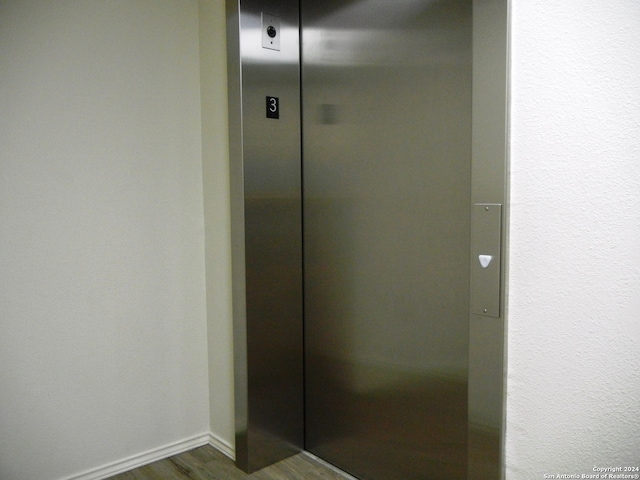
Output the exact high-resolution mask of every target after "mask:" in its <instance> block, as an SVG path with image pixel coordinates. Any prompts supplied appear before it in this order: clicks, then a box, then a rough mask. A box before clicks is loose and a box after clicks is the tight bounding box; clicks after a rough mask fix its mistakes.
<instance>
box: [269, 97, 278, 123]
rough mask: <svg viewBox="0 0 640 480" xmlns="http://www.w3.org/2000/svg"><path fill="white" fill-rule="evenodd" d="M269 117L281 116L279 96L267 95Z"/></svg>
mask: <svg viewBox="0 0 640 480" xmlns="http://www.w3.org/2000/svg"><path fill="white" fill-rule="evenodd" d="M267 118H280V101H279V100H278V97H267Z"/></svg>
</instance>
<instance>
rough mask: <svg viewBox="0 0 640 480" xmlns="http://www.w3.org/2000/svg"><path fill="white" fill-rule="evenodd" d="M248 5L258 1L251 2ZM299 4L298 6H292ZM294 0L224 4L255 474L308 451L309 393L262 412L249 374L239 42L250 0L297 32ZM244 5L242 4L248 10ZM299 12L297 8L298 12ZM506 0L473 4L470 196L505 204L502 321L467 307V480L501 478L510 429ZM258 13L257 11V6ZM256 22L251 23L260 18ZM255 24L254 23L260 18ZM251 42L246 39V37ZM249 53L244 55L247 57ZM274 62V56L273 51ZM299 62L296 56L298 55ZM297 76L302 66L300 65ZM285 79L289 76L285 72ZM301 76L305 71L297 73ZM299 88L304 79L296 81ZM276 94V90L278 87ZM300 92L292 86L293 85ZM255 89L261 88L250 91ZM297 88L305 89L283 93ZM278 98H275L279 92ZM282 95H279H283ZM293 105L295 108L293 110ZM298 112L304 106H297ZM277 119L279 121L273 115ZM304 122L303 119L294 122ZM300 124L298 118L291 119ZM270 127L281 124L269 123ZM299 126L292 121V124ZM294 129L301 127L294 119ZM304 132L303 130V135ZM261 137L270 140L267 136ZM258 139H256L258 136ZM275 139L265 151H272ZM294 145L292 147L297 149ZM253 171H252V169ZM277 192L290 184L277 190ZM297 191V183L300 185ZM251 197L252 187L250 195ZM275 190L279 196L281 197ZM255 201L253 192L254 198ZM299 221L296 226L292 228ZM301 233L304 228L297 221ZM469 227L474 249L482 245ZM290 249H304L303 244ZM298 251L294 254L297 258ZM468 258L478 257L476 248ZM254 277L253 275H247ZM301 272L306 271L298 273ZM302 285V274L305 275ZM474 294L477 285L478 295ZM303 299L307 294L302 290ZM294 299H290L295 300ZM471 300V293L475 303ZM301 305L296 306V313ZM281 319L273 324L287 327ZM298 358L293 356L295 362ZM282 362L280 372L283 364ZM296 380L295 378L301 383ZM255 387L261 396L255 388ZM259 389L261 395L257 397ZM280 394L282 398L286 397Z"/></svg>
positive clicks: (238, 307)
mask: <svg viewBox="0 0 640 480" xmlns="http://www.w3.org/2000/svg"><path fill="white" fill-rule="evenodd" d="M251 2H252V3H251ZM294 4H295V5H294ZM297 5H298V2H297V1H295V2H293V1H291V0H251V1H249V0H243V1H242V7H241V5H240V1H239V0H227V4H226V7H227V55H228V57H227V59H228V79H229V83H228V95H229V97H228V98H229V142H230V145H229V159H230V177H231V179H230V187H231V236H232V292H233V325H234V385H235V387H234V388H235V393H234V395H235V403H234V404H235V425H236V448H235V453H236V463H237V465H238V466H239V467H240V468H242V469H243V470H245V471H249V472H250V471H254V470H257V469H260V468H262V467H264V466H267V465H269V464H271V463H275V462H276V461H279V460H281V459H283V458H285V457H286V456H289V455H291V454H293V453H296V452H299V451H302V450H303V449H304V443H303V442H304V440H303V437H302V431H303V424H302V422H303V412H302V408H303V407H302V405H303V401H304V399H303V396H302V393H301V392H302V387H303V385H302V383H301V384H300V385H298V386H293V388H291V389H287V391H286V392H284V391H283V392H282V395H284V396H286V395H288V398H286V402H284V403H287V404H290V405H291V406H292V407H291V409H290V411H287V412H286V415H284V416H285V417H286V418H285V419H284V420H281V419H278V418H277V416H278V415H275V414H274V415H271V414H270V412H266V413H265V412H263V411H262V410H263V407H262V406H261V399H260V398H259V395H260V393H259V392H261V391H262V390H261V388H262V387H263V386H261V385H256V382H257V380H256V375H255V374H253V375H252V370H253V367H251V365H252V364H255V359H254V360H253V361H252V358H254V357H255V353H252V348H254V347H252V345H255V344H256V342H259V341H262V340H263V339H264V333H265V332H264V331H260V329H257V330H256V329H255V328H254V327H252V322H251V321H248V314H247V312H248V311H249V312H250V311H252V309H254V308H255V305H253V304H252V302H254V300H253V299H252V297H251V295H247V285H248V278H249V280H250V279H251V278H252V277H251V271H252V268H253V267H252V265H251V264H250V263H248V262H250V261H251V258H250V257H247V253H248V252H249V251H250V250H251V248H253V247H252V246H251V245H250V242H251V238H248V237H250V232H249V235H248V232H247V223H246V222H247V221H248V219H249V216H248V215H247V214H248V210H247V209H248V205H249V203H250V202H249V200H252V201H255V195H254V196H253V197H251V195H250V193H249V192H248V191H247V190H248V187H247V174H248V173H250V172H248V171H247V170H248V169H249V168H253V167H252V159H251V158H249V156H250V155H252V154H251V153H250V152H248V151H247V145H248V144H250V140H248V138H247V135H248V134H251V135H255V133H252V132H255V131H256V130H255V128H254V127H252V126H251V125H250V124H249V122H251V121H252V118H250V117H251V115H252V114H251V113H250V112H248V111H247V110H246V109H245V108H244V107H245V105H244V104H243V102H246V101H247V98H248V96H249V94H251V92H249V91H247V89H248V88H251V87H247V85H248V83H247V82H249V81H250V80H251V79H250V78H247V77H248V76H249V75H247V73H248V70H247V64H246V63H243V62H246V56H247V55H249V54H248V50H247V48H246V45H245V46H243V47H242V48H241V34H242V29H243V28H244V27H243V26H242V21H241V20H242V15H243V14H244V13H245V12H246V9H247V8H249V7H251V6H253V7H254V11H255V10H257V11H262V12H266V13H268V14H270V15H274V16H276V17H282V18H283V19H284V23H285V24H286V23H287V22H289V28H291V27H295V28H299V25H298V24H297V23H296V22H298V21H299V19H298V15H297V12H298V6H297ZM243 9H244V10H243ZM292 9H293V10H292ZM509 10H510V0H473V85H472V140H471V144H472V159H471V168H472V176H471V202H472V205H478V204H490V205H500V206H501V230H500V233H499V236H500V243H501V244H500V246H499V251H500V257H501V259H502V261H501V265H500V279H499V292H500V293H499V300H498V301H499V314H498V317H497V318H495V317H492V316H486V315H483V314H477V313H471V315H470V321H469V377H468V382H469V383H468V388H469V393H468V397H469V398H468V418H469V444H468V452H469V453H468V472H469V473H468V478H469V479H484V478H487V479H488V478H504V428H505V420H504V418H505V407H504V402H505V386H506V382H505V371H506V341H505V339H506V318H507V312H506V297H507V285H506V278H507V266H508V256H507V254H508V248H507V246H508V238H507V237H506V232H508V219H509V214H508V213H509V204H508V191H509V190H508V181H509V177H508V140H509V139H508V119H509V112H508V97H509V92H508V84H509V83H508V81H509V19H510V14H509ZM252 13H254V12H252ZM254 20H255V19H254ZM254 23H255V22H254ZM245 44H246V41H245ZM243 55H244V57H243ZM273 58H276V57H273ZM298 62H299V57H298ZM298 72H299V64H298ZM288 75H292V73H291V71H289V73H288ZM298 75H299V73H298ZM298 88H299V77H298ZM272 90H273V89H272ZM294 90H295V89H294ZM254 93H255V92H254ZM296 94H298V100H299V90H298V91H293V92H287V93H286V94H285V95H292V96H293V97H295V95H296ZM274 96H275V95H274ZM280 101H282V100H280ZM294 110H295V109H294ZM295 111H297V112H298V114H299V105H298V110H295ZM272 122H273V121H272ZM298 122H299V118H298ZM294 123H295V122H294ZM269 125H276V124H275V123H271V124H269ZM293 128H295V127H293ZM297 128H298V129H300V125H299V123H298V127H297ZM300 134H301V132H300V130H298V133H297V135H298V136H300ZM275 135H276V137H275V140H273V138H272V143H276V144H277V143H278V142H279V140H278V137H277V135H284V137H282V138H285V140H283V141H284V142H285V143H286V142H288V141H289V140H290V137H289V135H290V132H289V133H282V132H279V131H277V130H276V131H275ZM261 141H262V142H265V141H264V139H262V140H261ZM258 143H259V142H258ZM268 145H269V141H267V142H266V143H265V148H269V146H268ZM291 150H292V149H291V148H289V149H288V150H287V153H286V155H288V157H287V158H288V160H289V161H292V162H294V163H295V161H296V158H295V157H296V155H298V159H297V161H298V162H300V161H301V157H300V150H298V151H297V152H295V151H291ZM294 150H295V149H294ZM254 174H255V172H254ZM279 188H280V190H281V191H284V190H287V188H286V187H279ZM299 188H301V185H300V186H299ZM254 193H255V192H254ZM276 196H277V195H276ZM284 196H285V197H287V198H288V199H291V198H293V199H295V198H299V192H298V193H297V194H296V193H295V192H294V193H293V194H292V193H291V192H289V191H287V192H286V194H285V195H284ZM250 197H251V198H250ZM296 228H297V227H296V226H295V225H294V226H292V228H291V232H292V235H293V234H295V229H296ZM300 229H301V225H300ZM476 237H477V235H476V234H475V233H473V232H472V238H471V247H472V248H471V250H472V251H473V250H474V245H475V243H477V242H478V238H476ZM294 248H296V249H297V248H301V245H299V246H296V247H294ZM294 257H295V256H294ZM469 261H470V262H471V264H473V262H477V261H478V260H477V258H475V254H473V253H472V252H470V254H469ZM248 275H249V277H248ZM300 275H301V274H300ZM300 282H302V278H301V276H300ZM472 295H473V291H472ZM300 296H301V293H300ZM295 302H296V301H295V300H294V303H295ZM470 302H471V299H470ZM301 304H302V298H300V300H299V306H300V318H299V322H300V325H291V326H292V332H290V334H288V335H290V338H288V339H286V338H285V339H282V338H279V340H280V341H285V342H290V343H291V344H294V343H295V342H296V341H297V338H298V337H300V340H299V341H300V348H299V350H298V349H296V348H295V347H294V348H292V349H291V352H289V355H290V356H289V359H292V358H293V359H295V358H299V361H300V365H293V366H292V368H291V369H290V371H288V372H285V376H288V379H289V380H293V381H299V382H302V381H303V374H302V361H303V360H302V337H301V336H300V335H301V333H300V332H301V329H302V314H301ZM297 308H298V306H297V305H294V306H293V310H296V309H297ZM283 326H284V325H278V326H277V327H283ZM293 363H294V364H295V363H296V361H294V362H293ZM277 368H279V369H282V365H278V366H277ZM296 379H297V380H296ZM256 392H258V393H257V394H256ZM256 395H258V396H256ZM283 399H284V398H283Z"/></svg>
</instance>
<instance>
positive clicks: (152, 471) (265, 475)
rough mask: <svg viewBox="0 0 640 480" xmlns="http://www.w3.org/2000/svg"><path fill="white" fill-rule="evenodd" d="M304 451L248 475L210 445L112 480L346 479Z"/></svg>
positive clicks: (123, 474)
mask: <svg viewBox="0 0 640 480" xmlns="http://www.w3.org/2000/svg"><path fill="white" fill-rule="evenodd" d="M348 478H351V477H348V476H345V475H341V474H340V473H339V472H338V471H336V470H333V469H331V468H329V467H327V466H326V465H323V464H322V463H320V462H318V461H316V460H314V459H313V458H312V457H310V456H309V455H306V454H304V453H301V454H298V455H295V456H293V457H290V458H288V459H286V460H283V461H281V462H278V463H276V464H275V465H272V466H270V467H267V468H264V469H262V470H260V471H258V472H255V473H252V474H251V475H247V474H246V473H244V472H242V471H241V470H239V469H237V468H236V466H235V465H234V463H233V461H232V460H231V459H229V458H228V457H227V456H225V455H224V454H222V453H220V452H219V451H218V450H216V449H215V448H213V447H212V446H210V445H205V446H202V447H198V448H195V449H193V450H190V451H188V452H184V453H181V454H179V455H175V456H173V457H169V458H166V459H164V460H160V461H158V462H155V463H151V464H149V465H145V466H144V467H140V468H136V469H134V470H130V471H128V472H125V473H121V474H119V475H116V476H114V477H111V478H110V479H109V480H345V479H348Z"/></svg>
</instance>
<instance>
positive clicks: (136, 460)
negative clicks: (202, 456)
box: [62, 432, 233, 480]
mask: <svg viewBox="0 0 640 480" xmlns="http://www.w3.org/2000/svg"><path fill="white" fill-rule="evenodd" d="M206 444H211V445H212V446H213V447H215V448H217V449H218V450H220V451H221V452H222V453H224V454H225V455H227V456H231V455H230V453H229V452H231V454H233V448H232V447H231V446H230V445H229V444H228V443H227V442H225V441H223V440H222V439H220V438H219V437H217V436H215V435H213V434H212V433H210V432H205V433H201V434H199V435H196V436H194V437H191V438H187V439H185V440H180V441H178V442H175V443H171V444H169V445H165V446H163V447H159V448H154V449H153V450H148V451H146V452H143V453H139V454H137V455H132V456H130V457H127V458H125V459H122V460H118V461H116V462H113V463H109V464H107V465H103V466H101V467H97V468H93V469H91V470H87V471H85V472H82V473H79V474H76V475H72V476H70V477H65V478H64V479H62V480H101V479H104V478H108V477H111V476H113V475H118V474H119V473H123V472H126V471H128V470H131V469H133V468H138V467H142V466H143V465H147V464H149V463H153V462H155V461H158V460H163V459H165V458H167V457H171V456H172V455H177V454H178V453H182V452H186V451H187V450H191V449H192V448H196V447H201V446H202V445H206Z"/></svg>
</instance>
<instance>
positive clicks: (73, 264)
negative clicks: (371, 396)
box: [0, 0, 209, 480]
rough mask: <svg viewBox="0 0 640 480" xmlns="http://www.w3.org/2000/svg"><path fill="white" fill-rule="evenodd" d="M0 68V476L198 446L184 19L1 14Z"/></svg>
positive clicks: (201, 425) (28, 6)
mask: <svg viewBox="0 0 640 480" xmlns="http://www.w3.org/2000/svg"><path fill="white" fill-rule="evenodd" d="M0 65H2V67H1V68H0V112H2V113H1V114H0V478H2V479H7V480H18V479H25V480H38V479H46V480H51V479H56V478H61V477H65V476H68V475H71V474H75V473H78V472H81V471H83V470H86V469H90V468H94V467H99V466H101V465H104V464H106V463H109V462H113V461H116V460H122V459H124V458H127V457H129V456H131V455H133V454H138V453H141V452H143V451H146V450H149V449H154V448H157V447H160V446H166V445H167V444H170V443H172V442H176V441H180V440H184V439H185V438H189V437H192V436H194V435H197V434H201V433H203V432H207V431H208V427H209V419H208V403H207V402H208V391H207V344H206V312H205V280H204V261H203V256H204V227H203V212H202V171H201V168H202V165H201V142H200V96H199V59H198V12H197V3H196V2H190V1H182V0H176V1H169V0H167V1H162V2H156V1H153V0H149V1H144V0H137V1H135V2H130V1H124V0H123V1H115V0H112V1H103V0H84V1H82V2H77V1H66V0H58V1H56V2H49V1H24V0H16V1H3V2H0ZM34 458H37V460H36V461H34V460H33V459H34Z"/></svg>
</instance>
